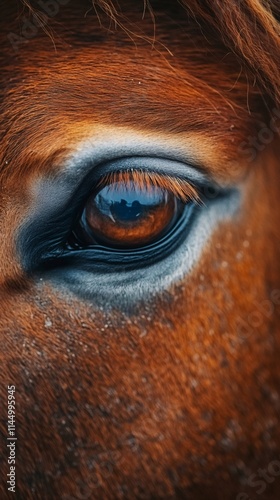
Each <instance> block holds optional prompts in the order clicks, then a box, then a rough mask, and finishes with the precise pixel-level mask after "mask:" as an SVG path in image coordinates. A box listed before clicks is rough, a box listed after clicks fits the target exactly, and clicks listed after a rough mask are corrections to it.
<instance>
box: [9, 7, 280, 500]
mask: <svg viewBox="0 0 280 500" xmlns="http://www.w3.org/2000/svg"><path fill="white" fill-rule="evenodd" d="M42 5H43V4H42V2H41V4H40V5H39V2H36V1H34V2H33V1H32V2H31V1H25V2H21V3H19V2H17V1H15V0H9V1H8V0H7V1H6V0H2V2H1V4H0V12H1V15H0V25H1V35H0V41H1V47H2V50H1V53H0V65H1V75H2V77H3V78H2V82H1V88H0V108H1V114H0V140H1V143H0V144H1V145H0V189H1V198H0V232H1V242H0V304H1V314H0V325H1V330H0V339H1V352H0V366H1V384H0V393H1V401H2V402H3V405H2V408H1V419H0V427H1V434H2V435H3V437H4V440H3V443H2V446H1V450H0V460H1V465H2V467H1V471H2V472H1V474H2V475H3V477H2V478H1V484H0V497H1V498H6V497H7V495H8V492H7V483H6V481H5V479H6V474H7V473H8V464H7V457H8V452H7V447H6V442H5V439H6V436H7V425H6V420H7V412H6V406H5V405H6V401H7V385H15V387H16V435H17V444H16V453H17V455H16V460H17V461H16V474H17V476H16V477H17V483H16V498H20V499H21V498H23V499H25V500H28V499H33V498H36V499H38V500H41V499H50V498H54V499H56V498H62V499H64V500H73V499H86V498H89V499H106V500H107V499H116V498H117V499H121V498H123V499H126V498H127V499H140V498H146V499H150V498H166V499H173V498H174V499H175V498H186V499H189V500H204V499H206V498H207V500H225V499H226V500H237V499H238V500H249V499H250V498H255V497H256V495H258V493H259V492H261V495H262V496H261V498H263V499H270V500H276V499H278V498H279V495H280V478H279V474H278V472H277V471H276V469H277V464H278V462H280V452H279V446H280V426H279V412H280V391H279V382H280V369H279V355H280V338H279V316H280V292H279V290H280V266H279V263H280V235H279V200H280V182H279V176H280V169H279V146H280V144H279V142H280V141H279V133H278V132H277V125H278V122H277V120H278V115H279V112H278V107H279V104H280V88H279V68H280V38H279V33H280V21H279V18H280V7H279V2H278V1H277V0H273V1H268V0H267V1H261V0H244V1H242V2H241V1H237V0H204V1H203V0H181V1H180V2H179V1H178V2H175V1H171V0H170V1H168V0H164V1H156V0H155V1H150V2H149V1H147V0H145V1H144V2H142V1H140V0H139V1H135V2H134V1H133V2H132V1H123V2H122V1H121V2H119V3H117V2H113V1H103V0H99V1H96V2H94V4H92V2H91V1H86V0H82V1H79V2H78V1H74V0H72V1H69V2H60V3H59V6H58V2H57V3H56V5H57V6H58V7H57V13H56V14H55V15H53V16H48V18H47V20H46V12H45V11H44V9H43V7H42ZM34 16H35V17H34ZM28 20H29V21H30V22H32V25H29V24H28ZM34 20H35V21H34ZM36 23H37V25H36ZM38 25H39V27H38ZM27 26H29V27H28V30H27ZM32 26H33V27H32ZM34 26H35V28H34ZM24 34H25V36H24ZM26 34H28V37H26ZM264 130H268V131H270V135H269V136H268V135H267V132H266V135H265V134H264V133H263V131H264ZM120 131H121V133H122V134H123V137H125V138H126V139H127V142H128V143H129V140H130V137H131V136H132V134H133V133H138V134H139V135H141V137H143V138H144V139H149V140H150V139H151V138H152V139H153V140H154V142H155V143H157V141H164V142H165V144H170V148H172V147H174V148H177V150H178V151H179V150H180V151H186V152H187V153H190V154H191V156H192V157H193V158H194V159H195V160H196V163H197V164H199V165H200V166H201V170H202V171H205V173H206V175H207V176H209V178H211V179H212V180H213V181H215V182H216V183H217V184H219V185H222V186H229V187H232V186H236V187H237V189H239V190H240V192H241V193H242V200H243V201H242V205H241V208H240V213H239V214H238V216H237V217H236V218H234V219H231V220H225V221H224V222H223V223H222V224H220V225H219V226H218V227H217V228H216V231H215V232H214V233H213V235H212V238H211V239H210V241H209V242H208V244H207V246H206V248H205V249H204V253H203V255H202V257H201V258H200V259H199V261H198V263H197V265H196V267H195V268H194V269H193V270H192V272H191V273H190V275H188V276H185V278H184V279H183V280H182V281H181V282H178V283H176V284H174V286H172V287H171V288H170V289H168V290H165V291H164V292H161V293H159V294H157V295H155V296H154V298H153V300H152V301H151V300H142V301H141V302H139V304H138V305H137V307H135V308H134V309H133V311H131V310H130V311H126V310H123V309H122V308H121V307H119V308H118V307H117V308H116V307H115V308H111V307H110V304H108V307H107V308H106V307H105V308H102V307H100V306H98V305H97V304H94V303H90V302H87V301H83V300H82V299H80V298H79V297H78V296H75V295H73V294H70V293H69V292H68V290H67V288H65V287H63V286H62V287H61V288H60V289H57V288H55V287H54V286H53V285H52V283H51V281H50V280H49V279H48V276H47V275H45V276H43V277H42V276H41V277H39V276H31V275H28V274H27V273H26V272H25V270H24V266H23V263H22V260H21V254H20V252H19V251H18V247H17V245H18V239H17V238H18V234H19V232H20V229H21V227H22V226H23V225H24V224H25V223H26V221H28V220H30V218H31V217H32V214H33V212H36V210H37V211H38V210H39V209H40V200H39V202H38V199H37V198H36V193H37V191H36V186H37V183H38V182H41V181H42V179H43V180H48V181H50V182H53V183H55V182H56V181H57V178H58V174H59V173H60V172H63V171H64V168H65V163H64V162H65V159H67V158H68V156H69V155H70V154H71V153H73V151H76V150H77V148H78V147H79V146H80V144H83V143H84V141H92V143H94V144H95V143H98V141H99V139H100V138H102V139H103V138H105V139H106V140H108V143H110V141H111V140H112V139H113V138H114V137H117V134H119V133H120ZM267 137H269V139H267ZM252 151H253V152H255V156H254V160H253V161H252V160H251V159H250V155H251V154H252ZM187 153H186V156H187ZM173 187H174V188H176V189H181V186H178V185H177V184H176V182H175V184H173ZM184 193H185V194H190V196H195V193H194V192H193V191H192V190H190V192H189V191H188V190H185V191H184ZM51 201H52V200H51ZM54 202H55V200H54ZM152 278H153V277H152V275H151V279H152ZM136 285H137V284H136ZM136 285H135V286H136ZM112 293H113V292H112ZM275 464H276V465H275ZM275 471H276V473H275ZM3 478H4V480H3Z"/></svg>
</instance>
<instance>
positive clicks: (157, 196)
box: [73, 174, 184, 249]
mask: <svg viewBox="0 0 280 500" xmlns="http://www.w3.org/2000/svg"><path fill="white" fill-rule="evenodd" d="M138 177H139V176H138ZM139 179H140V180H139ZM183 208H184V203H183V201H182V200H181V199H180V198H179V197H178V196H176V195H175V194H174V193H173V192H172V191H171V190H170V189H167V188H166V187H162V186H160V185H156V184H153V183H152V182H143V179H142V182H141V176H140V177H139V178H138V180H136V179H134V178H133V176H130V177H129V178H126V179H124V178H123V175H121V174H119V175H114V177H113V179H111V180H109V181H108V179H107V183H106V185H104V181H103V183H102V185H101V186H100V187H99V189H97V190H96V191H95V192H93V193H92V194H91V195H90V197H89V198H88V200H87V202H86V204H85V207H84V209H83V213H82V215H81V218H80V220H79V221H78V224H77V226H76V228H75V229H74V232H73V234H74V235H75V238H76V242H77V243H78V244H79V246H90V245H96V244H100V245H105V246H107V247H111V248H123V249H130V248H137V247H143V246H146V245H149V244H151V243H154V242H155V241H157V240H159V239H160V238H162V237H163V236H164V235H166V234H167V233H168V232H169V231H170V230H171V229H172V227H173V226H174V224H175V223H176V222H177V220H178V218H179V217H180V215H181V214H182V211H183Z"/></svg>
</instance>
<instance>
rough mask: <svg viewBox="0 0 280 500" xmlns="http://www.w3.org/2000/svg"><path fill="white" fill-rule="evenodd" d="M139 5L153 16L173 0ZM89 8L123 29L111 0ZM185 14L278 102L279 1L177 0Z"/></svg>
mask: <svg viewBox="0 0 280 500" xmlns="http://www.w3.org/2000/svg"><path fill="white" fill-rule="evenodd" d="M22 2H23V4H24V5H25V6H26V7H27V8H28V9H29V10H31V11H32V12H33V13H34V12H36V5H35V4H34V2H32V0H22ZM137 3H138V4H142V8H143V12H146V11H148V12H149V13H150V15H151V16H152V18H153V21H154V22H156V21H155V19H154V15H153V9H154V6H155V5H159V6H160V7H164V8H167V9H169V10H170V9H171V8H173V7H174V5H175V3H176V2H175V0H169V1H168V0H165V1H161V2H159V3H158V2H157V0H151V1H150V0H134V2H133V4H134V5H135V4H137ZM92 4H93V8H94V9H95V10H97V9H100V10H101V11H102V12H103V14H105V15H106V16H108V17H109V18H110V20H111V21H112V22H113V24H115V26H120V27H121V28H122V29H125V23H124V20H125V19H127V16H128V17H129V12H128V13H127V12H126V11H124V10H121V8H120V5H119V3H118V2H117V1H115V0H92ZM177 4H179V5H181V6H182V7H183V8H184V9H185V11H186V16H188V17H189V19H190V20H192V21H193V22H195V23H196V24H197V25H199V27H200V29H201V32H202V34H203V35H204V36H205V38H206V39H208V38H209V39H212V38H213V37H214V38H215V39H216V40H219V41H220V43H221V44H223V46H224V48H225V49H227V50H228V51H230V52H231V53H234V54H235V56H236V57H237V58H238V60H239V62H240V63H241V65H242V67H243V68H245V70H246V71H247V73H248V75H250V76H251V77H253V81H254V84H255V85H256V86H259V88H260V89H261V90H262V92H263V95H265V96H267V97H269V98H271V99H272V100H273V102H274V104H276V105H279V104H280V85H279V68H280V3H279V1H278V0H242V1H240V0H177Z"/></svg>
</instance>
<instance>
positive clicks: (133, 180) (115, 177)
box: [96, 169, 201, 204]
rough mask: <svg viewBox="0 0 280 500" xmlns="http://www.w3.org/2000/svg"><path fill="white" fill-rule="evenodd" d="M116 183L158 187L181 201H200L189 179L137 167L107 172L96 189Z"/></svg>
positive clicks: (146, 187)
mask: <svg viewBox="0 0 280 500" xmlns="http://www.w3.org/2000/svg"><path fill="white" fill-rule="evenodd" d="M118 183H123V184H127V185H129V188H131V187H132V186H133V185H136V186H137V187H139V188H141V189H147V190H148V189H149V188H152V187H160V188H162V189H166V190H168V191H170V192H171V193H172V194H173V195H174V196H177V198H179V199H180V200H181V201H182V202H183V203H187V202H188V201H193V202H195V203H198V204H200V203H201V196H200V194H199V192H198V189H197V188H195V187H194V186H193V185H192V184H191V183H190V182H189V181H186V180H185V179H181V178H180V177H176V176H174V177H172V176H170V175H168V174H167V175H164V174H159V173H157V172H152V171H147V170H139V169H137V170H134V169H131V170H124V171H114V172H109V173H108V174H106V175H104V176H103V177H102V178H101V179H100V181H99V182H97V185H96V190H98V189H102V188H103V187H105V186H106V185H108V184H116V185H118ZM116 189H117V188H116Z"/></svg>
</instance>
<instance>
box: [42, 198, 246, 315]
mask: <svg viewBox="0 0 280 500" xmlns="http://www.w3.org/2000/svg"><path fill="white" fill-rule="evenodd" d="M240 199H241V196H240V192H239V191H238V190H237V189H235V190H231V191H230V192H228V193H227V195H226V196H221V197H220V198H219V197H217V199H215V200H211V202H209V204H208V206H207V207H204V208H201V209H199V214H198V216H197V218H196V219H195V222H194V224H193V225H192V226H191V229H190V232H189V233H188V235H187V237H185V240H184V241H183V242H182V244H180V245H179V246H178V248H177V250H175V251H174V252H172V253H171V254H170V255H169V256H168V257H166V258H165V259H163V260H162V261H160V262H158V263H155V264H151V265H150V266H148V267H145V268H142V269H137V270H131V271H123V272H122V271H120V270H119V271H118V272H111V273H105V274H104V273H102V272H101V273H97V274H96V273H92V272H91V269H90V268H88V269H81V268H79V267H76V268H75V267H72V268H69V269H68V270H56V271H53V272H50V273H49V274H48V278H49V279H50V281H51V283H52V285H53V286H54V287H55V288H56V289H57V291H58V292H59V291H60V290H61V291H62V292H63V290H65V287H67V289H68V290H69V291H70V292H72V293H74V294H75V295H77V296H79V297H81V298H82V299H86V300H90V301H92V300H93V301H94V302H95V303H96V304H99V305H101V306H102V307H105V308H106V307H114V306H117V307H118V308H122V309H124V310H125V309H129V308H130V307H133V306H134V305H135V304H136V303H138V302H139V301H141V299H145V300H147V298H148V297H149V296H150V295H151V296H153V295H154V294H157V293H159V292H160V291H161V290H168V288H169V287H170V286H171V285H172V284H173V283H177V282H179V281H180V280H181V279H183V278H184V277H185V276H186V275H188V274H190V273H191V271H192V269H193V268H194V267H195V266H196V264H198V262H199V259H200V256H201V254H202V252H203V251H204V249H206V248H207V241H209V239H210V238H211V235H212V234H213V232H214V231H215V230H216V229H217V228H218V226H219V224H220V223H221V222H224V221H226V220H230V219H232V218H233V217H234V216H235V214H236V213H237V212H238V209H239V206H240Z"/></svg>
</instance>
